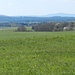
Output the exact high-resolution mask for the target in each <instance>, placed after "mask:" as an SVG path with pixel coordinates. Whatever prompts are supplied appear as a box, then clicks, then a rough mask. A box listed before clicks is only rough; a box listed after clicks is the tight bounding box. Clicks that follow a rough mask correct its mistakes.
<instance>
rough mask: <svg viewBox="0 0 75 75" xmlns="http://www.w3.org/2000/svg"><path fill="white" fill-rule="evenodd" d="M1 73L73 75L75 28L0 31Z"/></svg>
mask: <svg viewBox="0 0 75 75" xmlns="http://www.w3.org/2000/svg"><path fill="white" fill-rule="evenodd" d="M0 75H75V31H71V32H70V31H68V32H13V31H10V30H1V31H0Z"/></svg>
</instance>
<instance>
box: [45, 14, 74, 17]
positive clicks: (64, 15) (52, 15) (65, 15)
mask: <svg viewBox="0 0 75 75" xmlns="http://www.w3.org/2000/svg"><path fill="white" fill-rule="evenodd" d="M54 16H60V17H75V14H67V13H56V14H49V15H46V16H45V17H54Z"/></svg>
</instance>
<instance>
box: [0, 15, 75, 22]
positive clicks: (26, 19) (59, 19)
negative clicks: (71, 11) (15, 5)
mask: <svg viewBox="0 0 75 75" xmlns="http://www.w3.org/2000/svg"><path fill="white" fill-rule="evenodd" d="M68 21H75V17H60V16H54V17H27V16H3V15H0V22H16V23H21V22H68Z"/></svg>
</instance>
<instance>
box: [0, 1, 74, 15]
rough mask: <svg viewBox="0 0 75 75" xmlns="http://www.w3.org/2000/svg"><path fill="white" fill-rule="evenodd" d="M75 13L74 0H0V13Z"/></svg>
mask: <svg viewBox="0 0 75 75" xmlns="http://www.w3.org/2000/svg"><path fill="white" fill-rule="evenodd" d="M55 13H68V14H75V0H0V15H7V16H42V15H48V14H55Z"/></svg>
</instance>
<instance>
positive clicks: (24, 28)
mask: <svg viewBox="0 0 75 75" xmlns="http://www.w3.org/2000/svg"><path fill="white" fill-rule="evenodd" d="M17 31H22V32H24V31H26V27H25V26H20V27H18V29H17Z"/></svg>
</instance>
